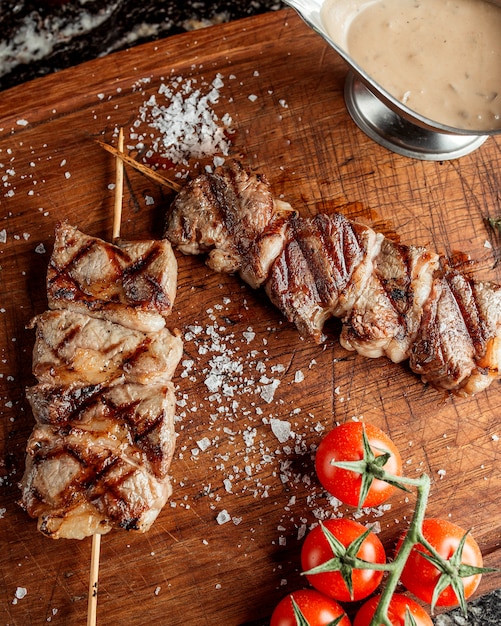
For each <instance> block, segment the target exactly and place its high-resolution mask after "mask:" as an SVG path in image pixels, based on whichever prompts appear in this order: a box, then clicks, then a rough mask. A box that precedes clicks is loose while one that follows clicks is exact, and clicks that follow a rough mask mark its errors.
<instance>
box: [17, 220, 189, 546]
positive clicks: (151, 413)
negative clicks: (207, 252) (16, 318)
mask: <svg viewBox="0 0 501 626" xmlns="http://www.w3.org/2000/svg"><path fill="white" fill-rule="evenodd" d="M176 283H177V263H176V259H175V256H174V253H173V252H172V248H171V245H170V244H169V243H168V242H167V241H140V242H127V241H118V242H116V244H110V243H107V242H105V241H103V240H101V239H97V238H94V237H90V236H88V235H86V234H84V233H82V232H80V231H79V230H77V229H76V228H74V227H72V226H70V225H69V224H67V223H62V224H59V225H58V227H57V229H56V233H55V244H54V250H53V253H52V256H51V259H50V263H49V268H48V272H47V295H48V302H49V310H48V311H46V312H44V313H42V314H41V315H39V316H37V317H36V318H35V319H34V320H33V322H32V325H33V326H34V327H35V328H36V340H35V346H34V351H33V374H34V375H35V377H36V379H37V381H38V382H37V384H36V385H34V386H33V387H31V388H29V389H28V390H27V398H28V400H29V402H30V404H31V407H32V410H33V415H34V417H35V422H36V424H35V427H34V429H33V432H32V434H31V436H30V438H29V441H28V445H27V456H26V468H25V473H24V476H23V478H22V482H21V490H22V500H21V504H22V506H23V507H24V508H25V509H26V511H27V512H28V513H29V515H30V516H32V517H34V518H37V519H38V528H39V529H40V530H41V531H42V532H43V533H44V534H45V535H47V536H50V537H53V538H61V537H64V538H78V539H81V538H83V537H86V536H89V535H92V534H94V533H106V532H108V531H109V530H111V529H112V528H115V527H121V528H126V529H129V530H138V531H141V532H144V531H146V530H148V528H149V527H150V526H151V524H152V523H153V521H154V520H155V519H156V517H157V515H158V513H159V512H160V510H161V509H162V507H163V506H164V504H165V502H166V501H167V499H168V497H169V496H170V494H171V492H172V489H171V484H170V481H169V466H170V463H171V459H172V456H173V452H174V444H175V430H174V408H175V396H174V387H173V384H172V382H171V378H172V375H173V373H174V370H175V368H176V366H177V364H178V362H179V360H180V358H181V354H182V340H181V338H180V336H179V332H177V331H174V332H171V331H169V330H168V329H167V327H166V325H165V324H166V317H167V316H168V315H169V313H170V312H171V310H172V305H173V302H174V298H175V294H176Z"/></svg>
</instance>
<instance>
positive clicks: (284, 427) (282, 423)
mask: <svg viewBox="0 0 501 626" xmlns="http://www.w3.org/2000/svg"><path fill="white" fill-rule="evenodd" d="M270 426H271V432H272V433H273V434H274V435H275V437H276V438H277V439H278V441H280V443H285V442H286V441H287V439H289V437H290V435H291V425H290V422H287V421H286V420H279V419H275V418H272V419H271V420H270Z"/></svg>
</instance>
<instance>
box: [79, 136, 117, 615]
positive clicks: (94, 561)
mask: <svg viewBox="0 0 501 626" xmlns="http://www.w3.org/2000/svg"><path fill="white" fill-rule="evenodd" d="M123 145H124V134H123V129H122V128H121V129H120V132H119V135H118V154H117V159H116V174H115V205H114V209H113V235H112V241H115V240H116V239H118V237H120V226H121V222H122V203H123V182H124V164H123V160H122V159H121V158H120V154H123ZM100 551H101V534H100V533H94V534H93V535H92V551H91V559H90V579H89V599H88V606H87V626H96V620H97V593H98V580H99V557H100Z"/></svg>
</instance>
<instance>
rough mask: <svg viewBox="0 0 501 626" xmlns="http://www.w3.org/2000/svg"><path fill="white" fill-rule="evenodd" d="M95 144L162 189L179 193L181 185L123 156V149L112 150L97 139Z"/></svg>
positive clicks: (112, 148) (111, 147)
mask: <svg viewBox="0 0 501 626" xmlns="http://www.w3.org/2000/svg"><path fill="white" fill-rule="evenodd" d="M96 143H98V144H99V145H100V146H101V147H102V148H104V149H105V150H107V151H108V152H110V153H111V154H114V155H115V156H116V157H118V158H119V159H120V160H122V161H123V162H124V163H127V165H130V166H131V167H132V168H134V169H135V170H138V172H141V174H144V175H145V176H147V177H148V178H151V180H154V181H155V182H156V183H158V184H159V185H162V186H163V187H169V189H172V190H173V191H175V192H176V193H177V192H179V191H181V188H182V185H179V184H178V183H176V182H174V181H173V180H169V179H167V178H164V177H163V176H160V174H158V173H157V172H155V171H154V170H152V169H150V168H149V167H146V165H143V164H142V163H139V162H138V161H136V160H135V159H133V158H132V157H130V156H129V155H127V154H125V153H124V152H123V148H122V150H120V149H117V148H114V147H113V146H110V145H108V144H107V143H104V142H103V141H100V140H99V139H96Z"/></svg>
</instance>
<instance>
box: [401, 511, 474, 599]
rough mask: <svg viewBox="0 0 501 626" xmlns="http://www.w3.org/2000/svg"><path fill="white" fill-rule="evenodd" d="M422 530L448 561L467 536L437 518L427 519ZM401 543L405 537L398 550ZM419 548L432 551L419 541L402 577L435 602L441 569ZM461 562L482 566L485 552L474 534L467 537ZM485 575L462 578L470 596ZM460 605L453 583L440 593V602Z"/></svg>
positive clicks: (419, 595)
mask: <svg viewBox="0 0 501 626" xmlns="http://www.w3.org/2000/svg"><path fill="white" fill-rule="evenodd" d="M422 530H423V536H424V537H425V539H426V540H427V541H429V542H430V544H431V545H432V546H433V547H434V548H435V549H436V550H437V552H438V553H439V554H440V556H442V557H444V558H445V559H447V560H450V558H451V557H452V555H453V554H454V552H455V551H456V548H457V547H458V545H459V543H460V541H461V539H462V537H463V536H464V535H465V531H464V530H463V529H462V528H460V527H459V526H456V525H455V524H452V523H451V522H448V521H446V520H441V519H433V518H430V519H426V520H424V521H423V525H422ZM401 543H402V539H400V541H399V543H398V545H397V551H398V549H399V548H400V545H401ZM418 550H419V551H421V552H426V553H428V550H426V549H425V548H424V547H423V546H422V545H421V544H416V545H415V546H414V547H413V549H412V552H411V553H410V555H409V558H408V559H407V562H406V564H405V567H404V569H403V571H402V575H401V577H400V580H401V582H402V584H403V585H404V586H405V587H406V588H407V589H408V590H409V591H410V592H411V593H413V594H414V595H415V596H416V597H417V598H419V599H420V600H423V601H424V602H428V603H429V604H431V600H432V597H433V591H434V589H435V585H436V584H437V582H438V580H439V578H440V575H441V572H440V571H439V570H438V569H437V568H436V567H435V566H434V565H433V563H430V562H429V561H428V560H427V559H425V558H424V557H423V556H421V555H420V554H419V553H418ZM461 563H465V564H467V565H473V566H475V567H482V563H483V559H482V553H481V552H480V548H479V547H478V544H477V542H476V541H475V539H473V537H472V536H471V535H468V536H467V537H466V542H465V544H464V548H463V552H462V556H461ZM481 577H482V575H481V574H474V575H472V576H467V577H465V578H462V582H463V587H464V595H465V598H466V599H468V598H469V597H470V596H471V595H472V594H473V593H474V591H475V590H476V588H477V587H478V585H479V583H480V579H481ZM456 604H459V600H458V598H457V597H456V594H455V592H454V590H453V589H452V587H451V586H450V585H449V586H448V587H446V588H445V589H444V591H442V593H441V594H440V595H439V597H438V600H437V605H438V606H455V605H456Z"/></svg>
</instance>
